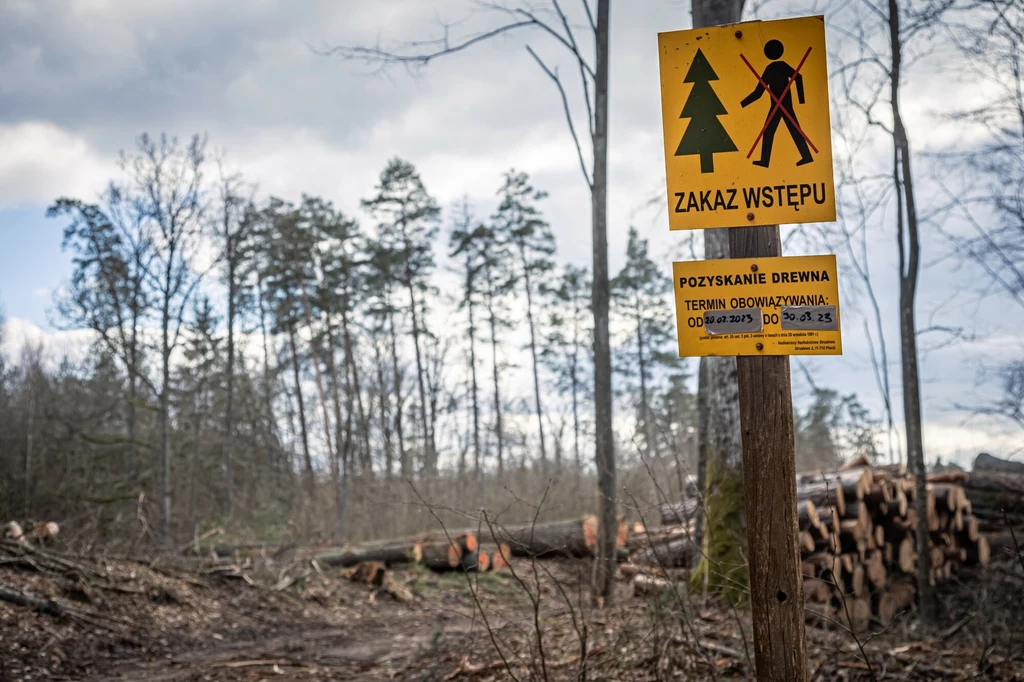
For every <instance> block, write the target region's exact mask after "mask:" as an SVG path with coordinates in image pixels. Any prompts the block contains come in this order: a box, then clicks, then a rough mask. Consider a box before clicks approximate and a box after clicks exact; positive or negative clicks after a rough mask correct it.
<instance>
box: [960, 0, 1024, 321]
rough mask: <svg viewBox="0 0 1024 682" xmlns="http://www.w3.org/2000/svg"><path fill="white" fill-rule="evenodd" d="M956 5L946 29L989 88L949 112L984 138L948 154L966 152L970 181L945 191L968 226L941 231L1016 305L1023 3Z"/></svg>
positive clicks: (1022, 279)
mask: <svg viewBox="0 0 1024 682" xmlns="http://www.w3.org/2000/svg"><path fill="white" fill-rule="evenodd" d="M958 9H959V13H958V15H954V16H953V17H951V20H950V21H949V22H948V23H947V28H948V30H949V32H950V33H951V35H952V37H953V41H954V43H955V44H956V45H957V46H958V47H959V48H960V51H961V54H962V55H963V57H964V66H965V72H966V74H967V77H968V78H970V79H971V80H972V81H974V82H978V83H984V84H986V85H987V86H988V89H989V90H990V91H991V93H992V94H991V95H988V96H987V97H986V99H985V100H984V101H982V102H980V103H977V102H975V101H972V102H971V106H970V107H969V108H966V109H963V110H961V111H958V112H956V113H954V114H953V115H952V116H951V118H952V120H954V121H956V122H958V123H961V124H963V125H964V126H965V127H968V128H973V129H975V130H980V131H981V132H982V133H983V134H984V137H983V139H982V142H981V144H978V145H976V146H975V147H974V148H972V149H970V150H969V151H968V152H966V154H964V153H962V152H958V153H956V154H952V155H950V156H952V157H955V158H956V160H959V159H960V158H963V157H966V161H967V168H968V169H969V170H970V172H971V175H972V176H973V178H974V179H976V184H977V185H978V187H977V188H976V189H975V191H972V192H969V193H961V192H953V191H947V194H948V195H949V198H950V202H951V204H952V205H953V206H954V207H955V208H957V209H959V213H960V214H961V215H962V216H963V217H964V218H965V219H966V221H967V224H968V225H969V227H970V230H971V231H970V233H968V235H966V236H965V235H947V236H949V237H950V238H951V239H952V240H953V243H954V245H955V246H956V247H957V248H958V249H959V250H960V252H961V253H962V254H963V255H964V256H966V257H967V258H968V259H970V260H971V261H973V262H974V263H975V264H977V265H978V266H979V267H980V268H981V269H982V270H983V271H984V272H985V273H986V275H988V277H989V278H990V279H991V281H992V282H993V283H994V284H995V285H996V286H997V287H998V289H999V290H1001V291H1002V292H1003V293H1005V294H1006V295H1007V296H1009V298H1010V299H1011V300H1013V301H1014V302H1016V303H1017V304H1018V305H1020V306H1022V307H1024V267H1022V263H1024V7H1022V6H1021V4H1020V2H1017V1H1016V0H972V1H969V2H966V3H963V4H962V5H960V6H959V7H958ZM961 194H963V195H964V196H961ZM986 213H987V214H988V215H986ZM989 216H991V218H990V217H989ZM992 218H994V219H992Z"/></svg>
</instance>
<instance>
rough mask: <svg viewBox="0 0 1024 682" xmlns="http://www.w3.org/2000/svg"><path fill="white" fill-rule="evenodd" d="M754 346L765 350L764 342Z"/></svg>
mask: <svg viewBox="0 0 1024 682" xmlns="http://www.w3.org/2000/svg"><path fill="white" fill-rule="evenodd" d="M754 348H756V349H758V350H764V344H763V343H758V344H757V345H756V346H754Z"/></svg>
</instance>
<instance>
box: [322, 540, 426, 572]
mask: <svg viewBox="0 0 1024 682" xmlns="http://www.w3.org/2000/svg"><path fill="white" fill-rule="evenodd" d="M422 557H423V554H422V548H421V545H420V543H418V542H413V543H407V544H394V545H385V546H380V545H364V546H355V547H342V548H340V549H326V550H324V551H322V552H317V553H316V554H313V555H312V556H310V557H309V558H310V559H316V562H317V563H318V564H320V565H321V566H332V567H334V566H354V565H356V564H358V563H362V562H364V561H380V562H383V563H385V564H388V565H391V564H399V563H416V562H419V561H420V560H421V559H422Z"/></svg>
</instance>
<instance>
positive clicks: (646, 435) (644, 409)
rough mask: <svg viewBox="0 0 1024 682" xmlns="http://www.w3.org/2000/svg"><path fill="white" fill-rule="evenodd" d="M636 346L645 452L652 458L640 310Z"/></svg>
mask: <svg viewBox="0 0 1024 682" xmlns="http://www.w3.org/2000/svg"><path fill="white" fill-rule="evenodd" d="M636 346H637V353H636V356H637V361H638V364H639V373H640V418H641V419H642V420H643V422H644V427H643V429H644V450H645V451H646V454H647V456H648V457H650V456H651V454H652V453H653V452H654V435H653V433H652V431H651V411H650V403H649V399H648V397H647V361H646V360H645V359H644V334H643V325H641V321H640V311H639V309H638V310H637V317H636Z"/></svg>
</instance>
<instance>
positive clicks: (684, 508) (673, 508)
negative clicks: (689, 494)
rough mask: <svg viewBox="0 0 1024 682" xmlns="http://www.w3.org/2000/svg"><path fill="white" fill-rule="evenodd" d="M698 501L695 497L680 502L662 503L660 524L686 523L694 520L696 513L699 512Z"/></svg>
mask: <svg viewBox="0 0 1024 682" xmlns="http://www.w3.org/2000/svg"><path fill="white" fill-rule="evenodd" d="M701 511H702V510H701V506H700V501H699V500H697V498H690V499H687V500H684V501H682V502H676V503H673V504H666V505H662V507H661V525H663V526H673V525H684V526H685V525H687V524H689V523H691V522H692V521H694V520H696V518H697V514H700V513H701Z"/></svg>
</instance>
